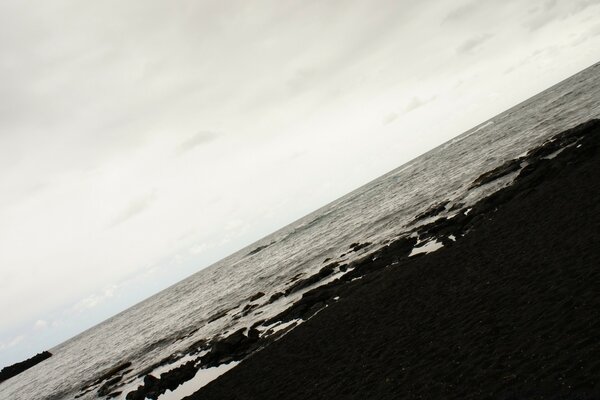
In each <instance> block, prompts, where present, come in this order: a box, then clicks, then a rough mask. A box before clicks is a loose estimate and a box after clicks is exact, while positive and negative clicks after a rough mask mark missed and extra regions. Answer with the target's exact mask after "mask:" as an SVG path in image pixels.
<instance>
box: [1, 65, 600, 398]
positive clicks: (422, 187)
mask: <svg viewBox="0 0 600 400" xmlns="http://www.w3.org/2000/svg"><path fill="white" fill-rule="evenodd" d="M598 117H600V63H599V64H596V65H594V66H592V67H590V68H588V69H586V70H584V71H582V72H580V73H579V74H577V75H574V76H573V77H571V78H569V79H567V80H565V81H563V82H561V83H559V84H558V85H556V86H554V87H552V88H550V89H548V90H546V91H545V92H543V93H540V94H538V95H536V96H534V97H533V98H531V99H529V100H527V101H526V102H524V103H521V104H519V105H517V106H515V107H513V108H512V109H510V110H508V111H506V112H504V113H502V114H500V115H498V116H496V117H494V118H493V119H491V120H489V121H486V122H485V123H483V124H481V125H479V126H477V127H475V128H473V129H471V130H469V131H467V132H465V133H463V134H462V135H460V136H458V137H456V138H454V139H452V140H451V141H449V142H447V143H445V144H443V145H441V146H439V147H437V148H436V149H434V150H432V151H430V152H428V153H426V154H424V155H422V156H420V157H418V158H416V159H415V160H413V161H411V162H409V163H407V164H405V165H403V166H401V167H399V168H397V169H395V170H393V171H391V172H389V173H388V174H386V175H384V176H382V177H380V178H378V179H376V180H374V181H372V182H371V183H369V184H367V185H365V186H363V187H361V188H359V189H357V190H355V191H354V192H352V193H350V194H348V195H346V196H344V197H342V198H340V199H338V200H337V201H335V202H333V203H331V204H328V205H327V206H325V207H323V208H321V209H319V210H317V211H315V212H313V213H312V214H309V215H307V216H306V217H304V218H302V219H300V220H298V221H296V222H294V223H293V224H291V225H289V226H286V227H285V228H283V229H281V230H279V231H277V232H275V233H273V234H272V235H270V236H268V237H265V238H264V239H262V240H260V241H259V242H257V243H255V244H253V245H252V246H249V247H247V248H246V249H243V250H241V251H239V252H237V253H235V254H233V255H231V256H229V257H227V258H225V259H223V260H221V261H220V262H218V263H216V264H214V265H213V266H211V267H209V268H207V269H204V270H202V271H200V272H198V273H196V274H195V275H192V276H190V277H189V278H187V279H185V280H183V281H181V282H180V283H178V284H177V285H174V286H172V287H170V288H169V289H166V290H164V291H162V292H160V293H158V294H157V295H155V296H153V297H151V298H149V299H147V300H146V301H144V302H142V303H140V304H138V305H136V306H134V307H132V308H130V309H128V310H126V311H124V312H122V313H121V314H119V315H116V316H114V317H112V318H111V319H109V320H107V321H105V322H103V323H102V324H100V325H98V326H96V327H94V328H92V329H90V330H88V331H86V332H84V333H82V334H81V335H79V336H77V337H75V338H73V339H71V340H69V341H67V342H65V343H63V344H61V345H59V346H57V347H56V348H54V349H52V350H51V351H52V352H53V353H54V356H53V357H52V358H50V359H48V360H46V361H44V362H43V363H41V364H39V365H37V366H35V367H33V368H32V369H30V370H28V371H26V372H24V373H22V374H21V375H19V376H17V377H15V378H12V379H10V380H8V381H6V382H4V383H2V384H0V398H1V399H7V400H8V399H10V400H19V399H27V400H30V399H39V400H42V399H52V400H62V399H72V398H74V396H75V395H76V394H77V393H78V391H79V389H80V388H81V386H82V384H83V382H86V381H89V380H90V379H93V378H94V377H96V376H98V374H99V372H101V371H102V370H105V369H107V368H110V367H112V366H114V365H116V364H118V363H119V362H124V361H132V362H133V368H134V373H135V372H138V371H140V370H142V369H144V368H146V367H148V366H149V365H151V364H153V363H155V362H156V361H159V360H161V359H163V358H164V357H166V356H168V355H170V354H173V353H176V352H180V351H183V350H184V349H186V348H187V347H188V346H189V345H191V344H192V343H194V342H195V341H197V340H198V339H200V338H207V337H211V336H213V335H215V334H218V333H222V332H225V331H230V330H234V329H236V328H238V327H244V326H250V325H251V324H252V323H253V322H254V321H256V320H258V319H263V318H265V317H269V316H273V315H275V314H277V313H278V312H280V311H281V310H282V309H283V308H285V307H286V306H287V305H288V304H289V302H293V301H295V300H296V298H294V297H291V298H286V299H285V300H282V301H278V302H276V303H274V304H272V305H269V306H266V307H263V308H260V309H258V310H255V312H254V313H251V314H249V315H248V316H246V317H243V318H240V319H238V320H233V319H232V318H231V315H227V316H226V317H224V318H221V319H219V320H217V321H215V322H213V323H207V319H208V318H209V317H210V316H212V315H214V314H215V313H216V312H218V311H222V310H227V309H232V308H235V307H239V306H243V305H244V304H245V303H244V302H245V301H246V300H247V299H248V297H250V296H252V295H253V294H255V293H256V292H258V291H262V292H264V293H266V294H267V296H265V298H268V296H270V295H271V294H273V293H275V292H278V291H281V290H282V289H283V288H284V286H285V285H286V284H287V282H289V280H290V278H292V277H293V276H295V275H297V274H304V275H310V274H311V273H314V272H315V271H317V270H318V269H319V268H320V267H322V265H323V260H324V259H325V258H327V257H332V258H338V257H339V256H340V255H341V254H342V253H344V252H345V251H346V250H347V249H348V246H349V245H350V244H351V243H352V242H359V241H360V242H364V241H369V242H373V243H375V244H379V243H382V242H383V241H385V240H387V239H390V238H392V237H394V236H397V235H398V234H400V233H402V232H403V231H405V230H406V225H407V224H408V222H409V221H411V220H412V219H413V218H414V216H415V214H417V213H419V212H422V211H423V210H425V209H427V208H428V207H429V206H430V205H431V204H435V203H439V202H440V201H443V200H446V199H449V200H451V201H453V202H455V203H458V202H461V203H466V204H467V205H468V204H470V203H474V202H475V201H477V200H478V199H479V198H481V197H482V196H485V195H487V194H489V193H490V192H491V191H494V190H497V189H498V185H502V184H503V183H504V184H506V182H503V181H502V180H500V181H499V182H498V183H497V184H496V186H494V184H491V185H486V186H485V187H482V188H481V189H477V190H472V191H470V192H468V193H467V187H468V186H469V184H470V183H471V182H472V181H473V180H474V179H475V178H476V177H478V176H479V175H481V174H482V173H483V172H485V171H488V170H490V169H492V168H495V167H497V166H499V165H500V164H502V163H503V162H505V161H507V160H509V159H512V158H515V157H518V156H519V155H521V154H523V153H524V152H526V151H527V150H529V149H531V148H532V147H535V146H536V145H538V144H540V143H541V142H543V141H544V140H546V139H547V138H548V137H550V136H552V135H554V134H556V133H559V132H561V131H563V130H565V129H567V128H569V127H571V126H574V125H577V124H579V123H581V122H584V121H586V120H588V119H591V118H598ZM259 246H267V247H265V248H264V249H262V250H260V251H258V252H256V253H254V254H250V253H251V252H252V250H254V249H257V248H258V247H259ZM286 301H287V303H286ZM257 313H261V314H259V315H257ZM231 314H233V312H232V313H231ZM196 328H199V330H198V331H196V332H195V333H194V334H193V335H191V336H190V337H187V338H185V339H183V340H178V341H177V339H178V338H181V337H182V336H184V335H185V334H188V333H190V332H192V331H193V330H194V329H196ZM135 384H137V382H134V385H135ZM81 398H82V399H84V400H87V399H95V398H96V393H95V392H91V393H89V394H87V395H84V396H83V397H81Z"/></svg>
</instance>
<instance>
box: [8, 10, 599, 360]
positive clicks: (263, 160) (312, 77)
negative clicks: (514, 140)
mask: <svg viewBox="0 0 600 400" xmlns="http://www.w3.org/2000/svg"><path fill="white" fill-rule="evenodd" d="M598 15H600V0H596V1H585V0H583V1H582V0H564V1H562V0H555V1H491V0H490V1H488V0H480V1H469V0H467V1H452V2H449V1H443V0H435V1H422V2H415V1H285V0H270V1H254V0H253V1H248V0H243V1H166V0H162V1H157V0H153V1H151V0H143V1H142V0H129V1H122V0H119V1H116V0H115V1H95V2H92V1H86V2H84V1H75V0H73V1H64V0H53V1H47V0H43V1H42V0H40V1H23V0H15V1H12V0H0V94H1V97H0V307H1V309H2V317H1V319H0V367H1V366H3V365H6V364H8V363H12V362H15V361H18V360H20V359H22V358H27V357H29V356H31V355H32V354H34V353H36V352H38V351H41V350H43V349H46V348H49V347H51V346H53V345H55V344H57V343H59V342H61V341H63V340H65V339H67V338H68V337H70V336H72V335H74V334H76V333H78V332H80V331H82V330H83V329H85V328H87V327H90V326H92V325H93V324H95V323H97V322H100V321H101V320H103V319H105V318H106V317H109V316H110V315H112V314H114V313H116V312H118V311H120V310H123V309H125V308H127V307H128V306H130V305H132V304H133V303H135V302H137V301H139V300H142V299H143V298H145V297H147V296H149V295H151V294H153V293H155V292H156V291H158V290H160V289H162V288H165V287H167V286H169V285H171V284H173V283H175V282H177V281H179V280H180V279H182V278H184V277H186V276H188V275H190V274H192V273H193V272H195V271H197V270H199V269H201V268H203V267H206V266H208V265H209V264H211V263H213V262H214V261H217V260H218V259H220V258H222V257H224V256H226V255H228V254H230V253H231V252H233V251H235V250H237V249H239V248H241V247H243V246H245V245H247V244H249V243H251V242H252V241H254V240H256V239H259V238H260V237H262V236H264V235H266V234H268V233H270V232H272V231H274V230H276V229H278V228H280V227H282V226H283V225H285V224H287V223H289V222H291V221H293V220H295V219H297V218H299V217H301V216H303V215H304V214H306V213H308V212H310V211H312V210H314V209H316V208H318V207H320V206H322V205H324V204H325V203H327V202H329V201H332V200H334V199H336V198H337V197H339V196H341V195H343V194H345V193H347V192H348V191H350V190H352V189H354V188H356V187H358V186H360V185H362V184H364V183H366V182H368V181H370V180H372V179H373V178H376V177H377V176H379V175H381V174H383V173H385V172H387V171H389V170H391V169H393V168H394V167H397V166H399V165H400V164H402V163H404V162H406V161H408V160H410V159H412V158H414V157H416V156H417V155H419V154H421V153H423V152H424V151H426V150H428V149H430V148H432V147H434V146H436V145H438V144H440V143H442V142H444V141H446V140H448V139H450V138H451V137H453V136H456V135H458V134H460V133H461V132H463V131H464V130H466V129H468V128H470V127H472V126H474V125H476V124H478V123H480V122H483V121H485V120H486V119H488V118H490V117H492V116H493V115H495V114H496V113H498V112H501V111H503V110H504V109H506V108H508V107H510V106H512V105H514V104H516V103H518V102H520V101H522V100H524V99H526V98H528V97H530V96H531V95H533V94H535V93H537V92H539V91H541V90H543V89H545V88H547V87H548V86H550V85H552V84H554V83H556V82H558V81H559V80H562V79H564V78H566V77H568V76H570V75H572V74H573V73H575V72H577V71H579V70H581V69H583V68H585V67H587V66H589V65H591V64H593V63H595V62H597V61H600V60H599V57H598V55H599V53H598V49H599V48H600V21H599V19H598Z"/></svg>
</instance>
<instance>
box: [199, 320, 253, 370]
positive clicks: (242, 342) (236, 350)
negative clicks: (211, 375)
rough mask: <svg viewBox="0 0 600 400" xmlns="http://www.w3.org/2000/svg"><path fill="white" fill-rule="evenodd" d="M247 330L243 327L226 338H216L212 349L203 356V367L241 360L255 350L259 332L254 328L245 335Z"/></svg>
mask: <svg viewBox="0 0 600 400" xmlns="http://www.w3.org/2000/svg"><path fill="white" fill-rule="evenodd" d="M245 330H246V329H245V328H242V329H239V330H237V331H235V332H234V333H232V334H231V335H229V336H227V337H225V338H221V339H216V340H214V341H213V342H212V344H211V348H210V351H209V352H208V353H207V354H205V355H204V356H202V358H201V360H202V366H203V368H208V367H213V366H217V365H220V364H223V363H224V362H227V361H230V360H241V359H243V358H244V357H245V356H247V355H248V354H250V353H251V352H252V351H254V350H255V349H256V344H257V343H258V341H259V332H258V331H257V330H256V329H254V328H252V329H250V330H249V331H248V335H245V334H244V331H245Z"/></svg>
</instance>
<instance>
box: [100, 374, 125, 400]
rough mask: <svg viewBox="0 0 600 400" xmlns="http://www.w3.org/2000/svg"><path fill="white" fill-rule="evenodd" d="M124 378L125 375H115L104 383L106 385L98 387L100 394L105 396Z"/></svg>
mask: <svg viewBox="0 0 600 400" xmlns="http://www.w3.org/2000/svg"><path fill="white" fill-rule="evenodd" d="M121 379H123V376H117V377H114V378H112V379H110V380H108V381H106V382H105V383H104V385H102V386H100V389H98V396H100V397H104V396H106V395H108V394H109V393H110V392H112V390H113V389H114V386H115V385H116V384H117V383H119V382H120V381H121Z"/></svg>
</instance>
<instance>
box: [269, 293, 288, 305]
mask: <svg viewBox="0 0 600 400" xmlns="http://www.w3.org/2000/svg"><path fill="white" fill-rule="evenodd" d="M283 296H285V294H284V293H282V292H277V293H275V294H273V295H272V296H271V297H269V303H272V302H274V301H275V300H278V299H280V298H282V297H283Z"/></svg>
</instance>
